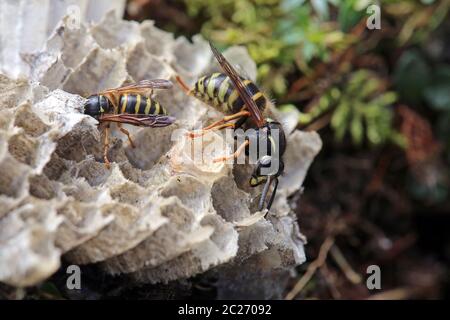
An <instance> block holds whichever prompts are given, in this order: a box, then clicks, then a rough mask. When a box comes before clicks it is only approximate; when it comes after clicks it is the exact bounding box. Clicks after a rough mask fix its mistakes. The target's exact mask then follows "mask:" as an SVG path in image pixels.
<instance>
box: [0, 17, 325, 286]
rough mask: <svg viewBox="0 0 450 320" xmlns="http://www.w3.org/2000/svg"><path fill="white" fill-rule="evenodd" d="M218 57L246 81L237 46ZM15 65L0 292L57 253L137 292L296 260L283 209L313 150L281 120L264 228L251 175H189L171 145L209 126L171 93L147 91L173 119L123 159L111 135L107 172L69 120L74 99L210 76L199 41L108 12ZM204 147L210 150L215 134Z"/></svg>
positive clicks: (2, 109) (91, 142) (0, 140)
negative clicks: (278, 158) (281, 148)
mask: <svg viewBox="0 0 450 320" xmlns="http://www.w3.org/2000/svg"><path fill="white" fill-rule="evenodd" d="M1 32H2V33H3V34H2V36H5V33H6V32H7V30H1ZM0 50H1V49H0ZM225 55H226V56H227V57H228V58H229V60H230V61H232V63H235V64H239V65H241V66H242V68H243V69H244V70H246V71H247V73H248V74H249V76H250V77H255V65H254V63H253V62H252V61H251V60H250V58H249V57H248V55H247V52H246V51H245V50H244V49H242V48H232V49H230V50H228V51H227V52H226V53H225ZM23 57H24V58H25V59H26V61H27V63H28V64H29V70H28V71H27V72H28V74H27V75H26V77H20V78H17V79H15V78H13V77H8V76H5V75H0V172H1V175H0V281H1V282H4V283H7V284H9V285H12V286H30V285H35V284H37V283H39V282H41V281H43V280H45V279H46V278H48V277H49V276H51V275H52V274H53V273H54V272H56V271H57V269H58V268H59V266H60V259H61V257H62V256H63V255H64V258H65V260H66V261H68V262H69V263H72V264H79V265H83V264H92V263H96V264H98V265H99V266H101V269H102V270H104V272H107V273H109V274H113V275H118V274H121V275H122V276H126V277H129V278H130V279H134V280H135V281H137V282H140V283H144V282H146V283H147V282H149V283H158V282H167V281H169V280H174V279H181V278H185V277H190V276H192V275H195V274H198V273H202V272H205V271H206V270H208V269H211V268H213V267H215V266H219V265H224V266H232V265H236V264H240V265H245V263H246V261H252V262H251V263H253V264H254V263H255V261H265V262H264V263H263V262H261V268H266V269H267V270H270V269H272V268H281V267H292V266H295V265H298V264H300V263H302V262H303V261H304V259H305V257H304V252H303V243H302V241H301V236H300V233H299V229H298V225H297V221H296V219H295V215H294V214H293V212H292V210H291V208H290V207H289V204H288V200H287V198H288V197H289V196H291V195H293V194H294V193H296V192H299V189H300V187H301V184H302V181H303V179H304V177H305V175H306V171H307V169H308V167H309V165H310V164H311V162H312V160H313V158H314V156H315V155H316V154H317V152H318V151H319V150H320V147H321V141H320V138H319V137H318V135H317V134H316V133H305V132H300V131H294V132H292V123H291V124H289V117H288V116H286V117H285V118H283V119H282V121H284V122H286V125H287V127H288V128H287V130H288V132H290V134H289V139H288V147H287V151H286V154H285V162H286V172H285V175H284V176H283V177H282V179H281V181H280V188H279V192H278V195H277V198H276V201H275V203H274V206H273V208H272V210H271V212H270V214H269V215H268V216H267V218H264V217H263V216H262V215H261V214H260V213H255V212H254V209H253V207H254V206H255V205H254V202H255V201H257V199H256V200H254V199H255V198H257V196H258V194H259V193H260V192H261V189H255V190H252V188H250V187H249V186H248V185H247V183H248V180H249V176H250V172H251V169H252V166H248V165H247V166H246V165H239V166H235V168H232V166H231V165H225V164H214V165H212V164H211V162H209V164H208V162H206V165H198V164H196V163H194V162H192V161H190V158H189V157H190V156H189V150H188V149H189V148H190V147H189V144H190V143H191V142H190V141H186V139H185V138H184V137H183V136H182V135H181V136H178V138H177V137H175V138H174V137H173V136H174V133H176V132H177V130H178V129H192V128H194V127H199V126H200V125H202V124H206V123H207V122H208V121H211V119H217V118H218V117H220V114H218V113H217V112H215V111H212V109H211V108H208V107H207V106H205V105H204V104H202V103H201V102H199V101H196V100H195V99H194V98H190V97H187V96H186V95H185V94H184V93H183V92H182V91H181V90H180V89H179V88H178V87H177V85H174V88H173V89H170V90H160V91H157V93H156V99H157V100H159V101H160V103H161V104H163V105H164V106H165V107H166V108H167V110H168V111H169V113H170V114H171V115H173V116H175V117H176V118H177V122H176V123H175V124H174V125H172V126H169V127H166V128H162V129H153V128H136V127H129V130H130V131H131V132H132V134H133V136H134V140H135V143H136V145H137V148H135V149H133V148H131V147H129V146H128V143H127V141H126V139H123V137H122V135H120V132H119V134H116V133H115V134H114V137H113V138H112V141H111V149H110V153H109V158H110V160H111V162H112V166H111V169H110V170H108V169H106V168H105V166H104V165H103V163H102V143H101V133H100V132H99V131H98V129H97V122H96V121H95V120H94V119H93V118H90V117H88V116H85V115H83V114H82V107H83V103H84V101H85V100H84V98H83V96H84V97H85V96H86V95H87V94H91V93H96V92H99V91H101V90H104V89H107V88H113V87H117V86H120V85H122V84H123V83H125V82H134V81H139V80H142V79H152V78H163V79H171V80H172V81H173V82H175V81H174V80H175V79H174V76H175V75H176V74H179V75H181V76H182V77H183V78H184V79H185V80H186V81H188V82H189V83H193V81H194V80H196V79H197V78H198V77H199V76H200V75H203V74H204V73H207V72H210V71H211V70H218V66H217V64H215V63H214V59H213V57H212V54H211V52H210V49H209V46H208V44H207V42H206V41H204V40H203V39H202V38H200V37H194V41H193V43H190V42H188V41H187V40H186V39H184V38H177V39H175V38H174V37H173V35H172V34H169V33H166V32H164V31H161V30H159V29H157V28H156V27H154V26H153V23H152V22H150V21H145V22H143V23H141V24H138V23H136V22H127V21H122V20H120V19H118V18H116V17H115V15H114V14H112V13H110V14H107V15H106V16H105V18H104V19H103V20H102V21H101V22H99V23H98V24H93V25H86V24H81V25H80V27H79V28H78V29H73V28H69V27H68V24H67V18H66V19H65V20H63V21H62V22H61V23H60V24H59V26H58V27H57V28H56V30H55V32H54V33H52V35H51V37H50V38H49V39H48V41H47V42H46V44H45V48H44V49H43V50H41V51H39V52H35V53H33V54H30V53H27V54H26V55H23ZM2 63H3V64H7V63H8V61H2ZM2 69H4V68H2ZM289 127H290V129H289ZM117 131H118V130H117ZM210 139H212V141H210V142H211V143H221V142H222V139H223V136H222V135H220V134H214V135H212V136H211V138H210ZM223 152H224V153H225V152H230V149H229V148H228V149H225V150H224V151H223ZM203 156H204V157H210V158H211V157H212V155H208V154H204V155H203ZM252 259H253V260H252ZM255 259H256V260H255Z"/></svg>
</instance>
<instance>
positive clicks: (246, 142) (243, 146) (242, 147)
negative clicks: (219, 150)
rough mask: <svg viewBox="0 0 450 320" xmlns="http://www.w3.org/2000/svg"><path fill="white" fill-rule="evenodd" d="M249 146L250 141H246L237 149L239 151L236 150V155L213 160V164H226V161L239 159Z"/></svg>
mask: <svg viewBox="0 0 450 320" xmlns="http://www.w3.org/2000/svg"><path fill="white" fill-rule="evenodd" d="M248 145H249V141H248V140H245V142H243V143H242V144H241V145H240V146H239V148H237V150H236V151H235V152H234V153H232V154H230V155H228V156H223V157H220V158H215V159H214V160H213V162H225V161H227V160H230V159H237V157H239V156H240V155H241V153H242V151H244V150H245V148H246V147H247V146H248Z"/></svg>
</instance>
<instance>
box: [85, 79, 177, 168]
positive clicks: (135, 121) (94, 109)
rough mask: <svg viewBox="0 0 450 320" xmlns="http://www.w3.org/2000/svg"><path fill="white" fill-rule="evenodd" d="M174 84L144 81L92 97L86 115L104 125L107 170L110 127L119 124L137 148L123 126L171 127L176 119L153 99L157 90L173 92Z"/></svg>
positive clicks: (106, 164)
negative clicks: (113, 123) (153, 94)
mask: <svg viewBox="0 0 450 320" xmlns="http://www.w3.org/2000/svg"><path fill="white" fill-rule="evenodd" d="M172 85H173V84H172V82H170V81H168V80H162V79H154V80H142V81H140V82H137V83H133V84H130V85H125V86H122V87H118V88H114V89H108V90H106V91H103V92H100V93H97V94H94V95H91V96H89V97H88V98H87V102H86V104H85V105H84V114H87V115H89V116H91V117H94V118H95V119H96V120H98V121H99V122H100V125H102V124H105V125H104V134H105V138H104V139H105V140H104V143H103V146H104V150H103V159H104V161H105V166H106V167H107V168H109V167H110V162H109V160H108V156H107V154H108V149H109V129H110V123H111V122H115V123H117V125H118V127H119V129H120V131H121V132H122V133H124V134H125V135H126V136H127V138H128V141H130V145H131V146H132V147H133V148H134V147H135V144H134V142H133V140H132V139H131V136H130V133H129V132H128V130H126V129H125V128H122V124H123V123H125V124H131V125H134V126H141V127H166V126H168V125H171V124H172V123H173V122H174V121H175V118H174V117H170V116H167V112H166V110H165V109H164V108H163V107H162V106H161V105H160V104H159V102H158V101H156V100H154V99H152V98H151V94H152V92H153V89H170V88H172Z"/></svg>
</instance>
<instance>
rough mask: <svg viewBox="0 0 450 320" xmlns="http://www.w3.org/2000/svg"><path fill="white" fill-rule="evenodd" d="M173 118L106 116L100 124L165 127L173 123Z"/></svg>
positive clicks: (127, 115) (161, 116) (102, 117)
mask: <svg viewBox="0 0 450 320" xmlns="http://www.w3.org/2000/svg"><path fill="white" fill-rule="evenodd" d="M175 120H176V119H175V117H171V116H163V115H153V114H151V115H148V114H106V115H102V116H101V117H100V119H99V121H100V122H119V123H125V124H131V125H134V126H139V127H153V128H156V127H167V126H169V125H171V124H172V123H174V122H175Z"/></svg>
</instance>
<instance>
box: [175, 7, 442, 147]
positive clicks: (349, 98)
mask: <svg viewBox="0 0 450 320" xmlns="http://www.w3.org/2000/svg"><path fill="white" fill-rule="evenodd" d="M179 1H182V0H179ZM183 2H184V5H185V7H186V8H187V12H188V15H189V16H190V17H191V18H192V19H196V20H197V21H198V20H201V21H202V27H201V32H202V34H203V35H204V36H205V37H206V38H208V39H211V40H212V41H213V42H214V43H216V45H217V46H219V47H222V48H225V47H228V46H231V45H245V46H246V47H247V48H248V50H249V53H250V55H251V57H252V58H253V59H254V60H255V62H256V63H257V66H258V82H259V83H260V85H261V86H262V88H263V89H264V90H265V91H266V92H267V93H268V94H269V95H271V96H273V97H275V98H276V100H278V101H282V102H281V103H280V102H279V103H278V104H279V105H280V104H281V105H282V107H284V108H282V109H289V108H288V106H295V108H297V109H298V110H300V111H302V112H300V116H299V125H306V124H308V123H311V122H313V121H315V120H316V119H317V118H319V117H320V116H321V115H323V114H326V113H331V116H330V122H329V123H330V126H331V128H332V129H333V130H334V133H335V137H336V138H337V139H338V140H342V139H344V138H345V137H350V138H351V141H352V142H353V143H354V144H355V145H362V144H363V142H368V144H369V145H382V144H384V143H387V142H394V143H395V144H397V145H400V146H405V139H404V137H402V136H401V135H400V133H399V132H398V131H397V130H396V129H395V128H394V115H395V104H396V103H402V104H407V105H410V106H412V107H423V106H429V107H430V108H432V109H433V110H434V112H438V113H440V114H442V115H443V116H442V117H441V121H440V123H442V122H443V123H444V124H440V125H439V126H438V127H439V132H443V133H442V135H441V136H440V137H441V138H442V139H444V140H445V141H448V139H447V138H446V137H445V136H443V135H445V134H447V133H448V129H447V127H448V126H447V125H446V123H445V120H442V119H450V115H449V113H450V111H448V110H449V108H450V107H449V102H450V94H449V92H450V81H449V78H450V71H449V70H450V69H449V65H439V66H435V67H433V66H432V65H431V64H430V63H428V61H426V59H425V58H424V57H423V56H421V54H420V52H419V51H418V50H416V49H414V48H415V47H418V46H422V45H423V44H424V43H425V42H427V41H428V40H429V35H430V32H431V31H434V30H436V28H437V27H438V26H440V25H441V24H442V22H443V21H444V20H445V18H446V17H447V16H448V12H449V7H450V0H417V1H409V0H380V1H371V0H346V1H340V0H311V1H305V0H183ZM372 4H378V5H379V6H380V8H381V19H382V30H369V31H367V32H366V33H365V36H364V37H363V36H362V34H361V33H358V32H354V31H355V30H356V27H357V26H358V24H359V23H364V21H365V19H366V18H367V17H368V16H369V15H370V14H371V13H372V12H368V11H367V9H368V7H369V6H370V5H372ZM363 27H365V26H364V25H363ZM350 49H351V50H354V51H355V52H356V55H357V56H363V55H364V54H365V53H370V54H372V55H379V58H380V60H382V61H383V64H384V66H382V67H381V69H380V68H378V69H376V68H371V67H370V66H369V67H367V66H360V65H357V64H356V63H354V62H353V61H348V62H347V64H348V65H349V67H346V69H345V71H344V72H343V74H340V75H338V76H337V77H335V78H336V79H332V80H330V79H327V86H326V87H325V88H321V89H319V90H316V91H315V95H314V94H313V95H310V96H308V97H307V98H306V99H291V97H292V90H293V88H292V84H293V83H295V81H296V80H298V79H301V78H302V77H303V78H306V79H309V80H308V82H310V83H311V82H312V86H314V83H315V82H316V81H317V82H318V81H319V80H320V79H316V78H314V76H312V75H314V73H315V71H316V70H317V67H318V66H319V65H320V64H322V65H327V64H331V65H333V63H335V62H334V61H333V59H335V56H336V54H339V53H342V52H345V51H346V50H350ZM404 49H406V50H404ZM386 50H388V51H390V52H386ZM396 50H397V51H404V52H403V54H402V55H399V57H400V58H399V60H398V61H395V63H394V71H392V70H390V67H389V64H390V63H392V60H391V59H392V57H393V56H395V55H394V52H395V51H396ZM397 58H398V57H396V59H397ZM333 72H334V71H332V70H330V74H325V77H329V78H332V77H331V73H333ZM323 76H324V75H322V77H323ZM311 79H312V80H311ZM303 89H304V88H302V89H299V90H300V91H301V90H303ZM294 91H295V89H294ZM312 91H314V90H312ZM294 94H295V92H294ZM283 105H284V106H283ZM306 106H308V108H307V111H305V110H304V108H305V107H306ZM447 123H448V122H447ZM447 136H448V135H447ZM447 144H448V148H447V150H450V142H447ZM448 153H450V152H448Z"/></svg>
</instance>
